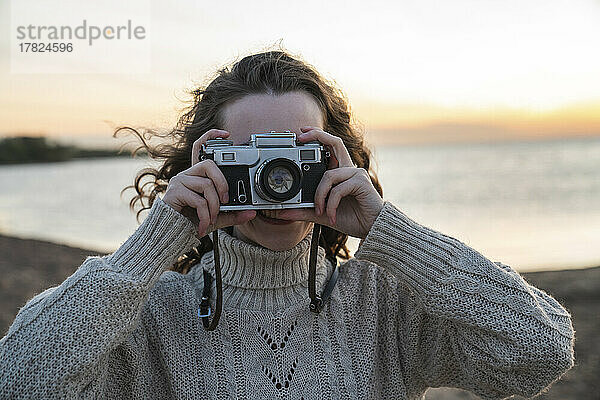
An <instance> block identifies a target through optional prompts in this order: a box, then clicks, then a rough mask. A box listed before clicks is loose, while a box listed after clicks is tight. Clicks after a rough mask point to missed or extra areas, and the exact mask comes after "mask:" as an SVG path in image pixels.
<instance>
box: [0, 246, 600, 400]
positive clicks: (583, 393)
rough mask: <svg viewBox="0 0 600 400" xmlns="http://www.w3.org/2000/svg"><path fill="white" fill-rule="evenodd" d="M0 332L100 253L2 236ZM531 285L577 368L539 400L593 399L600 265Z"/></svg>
mask: <svg viewBox="0 0 600 400" xmlns="http://www.w3.org/2000/svg"><path fill="white" fill-rule="evenodd" d="M0 254H1V255H2V257H0V332H1V336H4V335H5V333H6V331H7V330H8V327H9V326H10V324H11V323H12V321H13V320H14V318H15V315H16V314H17V312H18V311H19V308H20V307H22V306H23V305H24V304H25V302H26V301H27V300H28V299H30V298H31V297H33V296H34V295H35V294H37V293H40V292H41V291H43V290H44V289H46V288H48V287H50V286H55V285H58V284H60V283H61V282H63V281H64V280H65V278H66V277H68V276H69V275H71V274H72V273H73V272H74V271H75V270H76V269H77V268H78V267H79V266H80V265H81V263H82V262H83V261H84V260H85V258H86V257H87V256H88V255H103V254H102V253H98V252H96V251H93V250H85V249H78V248H74V247H68V246H63V245H57V244H54V243H49V242H44V241H39V240H30V239H18V238H13V237H9V236H3V235H0ZM522 275H523V277H524V278H525V279H526V280H527V281H528V282H530V283H531V284H532V285H534V286H537V287H538V288H540V289H543V290H545V291H546V292H548V293H550V294H551V295H553V296H554V297H555V298H556V299H558V300H559V301H560V302H561V303H562V304H563V305H564V306H565V307H566V308H567V309H568V310H569V311H570V312H571V313H572V315H573V319H574V325H575V330H576V332H577V340H576V346H575V351H576V358H577V359H576V366H575V367H574V368H573V369H572V370H571V371H569V372H568V373H567V374H566V375H565V376H564V377H563V378H562V380H561V381H559V382H557V383H555V384H554V385H553V386H552V387H551V389H550V390H549V391H548V392H547V393H544V394H542V395H541V396H539V397H538V399H592V398H598V397H597V396H598V393H600V379H598V377H599V376H600V342H599V341H598V335H599V334H600V318H599V317H600V267H596V268H588V269H580V270H563V271H552V272H534V273H525V274H522ZM426 398H427V399H477V397H476V396H473V395H471V394H469V393H467V392H463V391H459V390H454V389H435V390H430V391H428V392H427V395H426Z"/></svg>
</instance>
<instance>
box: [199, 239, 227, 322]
mask: <svg viewBox="0 0 600 400" xmlns="http://www.w3.org/2000/svg"><path fill="white" fill-rule="evenodd" d="M218 231H219V230H218V229H215V230H214V231H213V233H212V234H213V252H214V260H215V280H216V287H217V304H215V308H216V309H215V312H214V315H213V313H212V309H211V307H210V289H211V287H212V275H211V274H210V272H208V271H207V270H204V289H203V290H202V301H201V302H200V308H199V309H198V317H200V318H202V325H204V329H206V330H207V331H214V330H215V328H216V327H217V324H218V323H219V318H221V311H222V309H223V282H222V281H221V261H220V257H219V234H218ZM211 315H213V319H212V321H210V316H211Z"/></svg>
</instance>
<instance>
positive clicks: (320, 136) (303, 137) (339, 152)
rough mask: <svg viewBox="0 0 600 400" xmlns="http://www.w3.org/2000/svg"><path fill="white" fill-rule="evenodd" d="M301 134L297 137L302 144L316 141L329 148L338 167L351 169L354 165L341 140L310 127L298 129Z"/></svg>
mask: <svg viewBox="0 0 600 400" xmlns="http://www.w3.org/2000/svg"><path fill="white" fill-rule="evenodd" d="M300 130H301V131H302V132H303V133H302V134H300V135H299V136H298V140H299V141H300V142H302V143H305V142H309V141H311V140H318V141H319V142H321V143H323V144H326V145H329V146H331V148H332V149H333V153H334V155H335V158H336V159H337V160H338V162H339V166H340V167H353V166H354V163H353V162H352V158H351V157H350V153H348V149H346V146H345V145H344V142H343V141H342V138H340V137H339V136H334V135H332V134H330V133H327V132H324V131H323V130H322V129H320V128H317V127H312V126H304V127H302V128H300Z"/></svg>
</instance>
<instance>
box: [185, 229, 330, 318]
mask: <svg viewBox="0 0 600 400" xmlns="http://www.w3.org/2000/svg"><path fill="white" fill-rule="evenodd" d="M311 237H312V232H311V233H309V234H308V235H307V236H306V237H305V238H304V239H302V240H301V241H300V242H299V243H298V244H297V245H296V246H294V247H292V248H291V249H288V250H283V251H274V250H269V249H267V248H265V247H262V246H259V245H256V244H251V243H246V242H244V241H242V240H240V239H238V238H236V237H234V236H232V235H230V234H229V233H227V232H226V231H224V230H219V251H220V256H221V276H222V280H223V288H224V291H223V295H224V299H223V301H224V303H225V304H226V305H229V306H234V307H243V308H253V309H273V308H280V307H284V306H286V303H289V302H298V301H300V300H302V299H306V298H308V263H309V254H310V241H311ZM203 269H205V270H207V271H209V272H210V273H211V274H212V275H213V276H214V257H213V252H212V251H210V252H208V253H206V254H204V256H203V257H202V260H201V262H200V265H197V266H196V267H194V268H193V269H192V272H190V274H192V273H193V274H194V275H195V277H196V278H200V280H201V277H202V270H203ZM331 269H332V265H331V263H330V262H328V261H327V259H326V258H325V250H324V249H323V248H322V247H319V248H318V252H317V276H316V278H317V279H316V280H317V290H318V291H320V290H322V288H323V286H324V282H325V281H326V278H327V277H328V276H329V274H330V272H331ZM258 299H261V300H258ZM269 299H272V300H273V301H269ZM248 305H252V307H248Z"/></svg>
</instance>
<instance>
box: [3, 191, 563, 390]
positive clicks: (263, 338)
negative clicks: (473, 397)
mask: <svg viewBox="0 0 600 400" xmlns="http://www.w3.org/2000/svg"><path fill="white" fill-rule="evenodd" d="M198 243H199V242H198V239H197V237H196V234H195V227H194V226H193V225H192V223H191V222H189V221H188V220H187V219H186V218H185V217H183V216H182V215H180V214H179V213H177V212H175V211H174V210H173V209H172V208H171V207H169V206H168V205H167V204H166V203H164V202H163V201H162V200H161V199H160V198H158V199H157V200H156V201H155V203H154V205H153V207H152V209H151V210H150V213H149V215H148V217H147V218H146V219H145V220H144V222H143V223H142V224H141V225H140V226H139V228H138V229H137V230H136V232H135V233H134V234H133V235H132V236H131V237H130V238H129V239H128V240H127V241H125V243H123V244H122V246H121V247H120V248H119V249H118V250H117V251H116V252H115V253H113V254H110V255H108V256H105V257H97V256H96V257H88V258H87V259H86V260H85V262H84V263H83V264H82V265H81V266H80V267H79V268H78V269H77V271H76V272H75V273H74V274H73V275H71V276H70V277H69V278H67V279H66V280H65V281H64V282H63V283H62V284H61V285H60V286H57V287H53V288H49V289H48V290H46V291H45V292H43V293H41V294H39V295H37V296H35V297H34V298H33V299H31V300H30V301H29V302H28V303H27V304H26V305H25V306H24V307H23V308H22V309H21V310H20V312H19V314H18V315H17V317H16V319H15V321H14V323H13V324H12V326H11V327H10V329H9V331H8V333H7V335H6V336H5V337H4V338H2V339H1V340H0V398H2V399H20V398H31V399H52V398H85V399H92V398H93V399H97V398H99V399H104V398H108V399H209V398H210V399H230V398H238V399H263V398H264V399H276V398H279V399H294V400H299V399H306V400H308V399H364V398H373V399H377V398H385V399H391V398H397V399H412V398H417V397H419V396H421V395H422V394H423V392H424V391H425V390H426V388H427V387H438V386H452V387H459V388H464V389H467V390H470V391H472V392H474V393H476V394H478V395H479V396H481V397H483V398H502V397H506V396H509V395H511V394H520V395H523V396H533V395H535V394H536V393H538V392H539V391H540V390H542V389H543V388H545V387H546V386H548V385H549V384H550V383H551V382H553V381H554V380H555V379H557V378H558V377H559V376H560V375H561V374H562V373H563V372H565V371H566V370H567V369H569V368H570V367H571V366H572V365H573V335H574V333H573V328H572V324H571V319H570V316H569V314H568V313H567V311H565V309H564V308H563V307H562V306H561V305H560V304H559V303H558V302H557V301H556V300H555V299H554V298H552V297H551V296H549V295H548V294H546V293H544V292H543V291H541V290H539V289H537V288H535V287H533V286H531V285H529V284H527V282H525V281H524V280H523V279H522V278H521V276H519V274H517V273H516V272H515V271H513V270H512V269H511V268H510V267H508V266H506V265H504V264H502V263H499V262H492V261H490V260H488V259H487V258H485V257H484V256H482V255H481V254H480V253H478V252H477V251H475V250H473V249H472V248H470V247H468V246H467V245H465V244H464V243H462V242H460V241H459V240H457V239H454V238H451V237H449V236H446V235H444V234H442V233H439V232H437V231H434V230H432V229H429V228H426V227H424V226H422V225H420V224H418V223H417V222H415V221H413V220H411V219H410V218H409V217H408V216H406V215H405V214H404V213H402V212H401V211H399V210H398V209H397V208H396V207H394V206H393V205H392V204H390V203H389V202H386V203H385V206H384V208H383V210H382V211H381V213H380V215H379V216H378V218H377V220H376V222H375V224H374V225H373V227H372V229H371V230H370V232H369V234H368V237H367V238H366V239H365V241H364V242H363V243H362V244H361V246H360V248H359V250H358V251H357V253H356V257H355V258H353V259H351V260H349V261H348V262H346V263H344V264H342V266H341V270H340V277H339V280H338V283H337V286H336V288H335V290H334V291H333V293H332V296H331V298H330V299H329V301H328V303H327V305H326V306H325V308H324V309H323V311H322V312H321V313H320V314H314V313H312V312H310V311H309V308H308V305H309V298H308V294H307V275H308V253H309V246H310V238H309V237H307V238H306V239H304V240H303V241H302V242H300V243H299V244H298V245H297V246H296V247H294V248H292V249H290V250H287V251H283V252H273V251H270V250H267V249H264V248H261V247H258V246H254V245H250V244H247V243H244V242H242V241H240V240H238V239H236V238H234V237H232V236H230V235H228V234H227V233H226V232H224V231H221V234H220V243H219V245H220V249H221V254H222V266H223V284H224V309H223V316H222V317H221V320H220V322H219V325H218V327H217V329H216V330H215V331H213V332H206V331H205V330H204V329H203V327H202V323H201V321H200V320H199V318H198V316H197V309H198V307H199V305H200V297H201V293H202V287H203V283H202V279H203V278H202V269H203V268H205V269H209V270H213V268H214V267H213V263H212V253H208V254H206V255H205V256H204V257H203V259H202V262H201V263H200V264H198V265H196V266H195V267H194V268H193V269H192V270H191V271H190V272H189V273H188V274H187V275H182V274H179V273H176V272H173V271H166V269H167V268H169V266H170V265H172V264H173V262H174V261H175V260H176V259H177V257H178V256H179V255H181V254H182V253H184V252H186V251H188V250H190V249H191V248H192V246H195V245H197V244H198ZM318 266H319V267H318V287H322V286H323V282H324V281H325V278H326V277H327V276H328V274H329V273H330V272H331V270H332V266H331V265H330V264H329V263H328V262H327V261H326V259H325V258H324V252H323V251H322V249H320V253H319V264H318ZM213 272H214V271H213ZM213 290H214V288H213ZM319 290H320V289H319ZM214 297H215V296H214V294H213V296H212V298H213V299H214Z"/></svg>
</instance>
